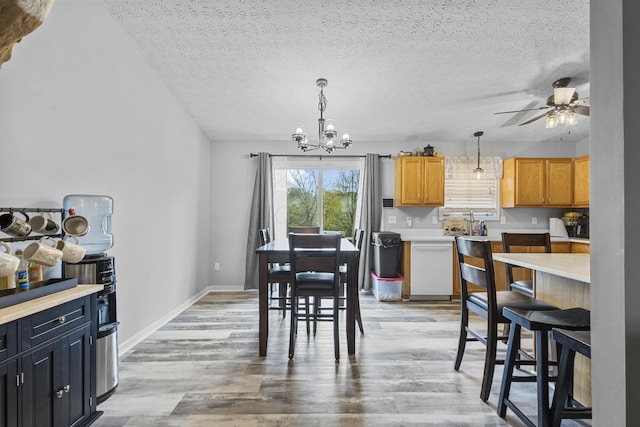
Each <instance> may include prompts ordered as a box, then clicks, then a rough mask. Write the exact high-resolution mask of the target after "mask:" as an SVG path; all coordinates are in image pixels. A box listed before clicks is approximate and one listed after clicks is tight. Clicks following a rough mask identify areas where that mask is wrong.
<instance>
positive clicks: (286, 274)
mask: <svg viewBox="0 0 640 427" xmlns="http://www.w3.org/2000/svg"><path fill="white" fill-rule="evenodd" d="M258 234H259V235H260V245H261V246H264V245H266V244H267V243H269V242H271V236H270V233H269V229H268V228H261V229H259V230H258ZM267 265H268V270H267V277H268V279H267V283H268V284H269V309H270V310H282V317H285V316H286V314H287V305H288V304H287V291H288V288H289V280H290V279H291V268H290V267H289V265H287V264H278V263H271V262H268V264H267ZM274 285H278V296H277V297H274V296H273V292H274ZM274 302H277V303H278V305H275V304H274Z"/></svg>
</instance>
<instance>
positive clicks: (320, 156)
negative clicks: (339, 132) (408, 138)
mask: <svg viewBox="0 0 640 427" xmlns="http://www.w3.org/2000/svg"><path fill="white" fill-rule="evenodd" d="M249 156H250V157H258V155H257V154H256V153H249ZM269 157H319V158H320V159H322V158H323V157H333V158H336V157H339V158H346V157H367V156H363V155H358V154H342V155H340V154H335V155H333V154H330V155H322V154H269ZM380 158H381V159H390V158H391V154H384V155H382V154H381V155H380Z"/></svg>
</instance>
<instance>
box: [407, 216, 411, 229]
mask: <svg viewBox="0 0 640 427" xmlns="http://www.w3.org/2000/svg"><path fill="white" fill-rule="evenodd" d="M407 227H411V217H410V216H408V217H407Z"/></svg>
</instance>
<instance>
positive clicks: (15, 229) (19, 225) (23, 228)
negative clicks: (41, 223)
mask: <svg viewBox="0 0 640 427" xmlns="http://www.w3.org/2000/svg"><path fill="white" fill-rule="evenodd" d="M16 214H20V215H22V216H24V219H20V218H18V217H17V216H15V215H16ZM0 231H2V232H3V233H6V234H8V235H10V236H14V237H25V236H28V235H29V233H31V226H30V225H29V215H27V214H26V213H24V212H13V213H5V214H2V215H0Z"/></svg>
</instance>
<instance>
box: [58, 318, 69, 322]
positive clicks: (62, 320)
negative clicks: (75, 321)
mask: <svg viewBox="0 0 640 427" xmlns="http://www.w3.org/2000/svg"><path fill="white" fill-rule="evenodd" d="M66 321H67V317H66V316H60V317H58V323H64V322H66Z"/></svg>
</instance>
